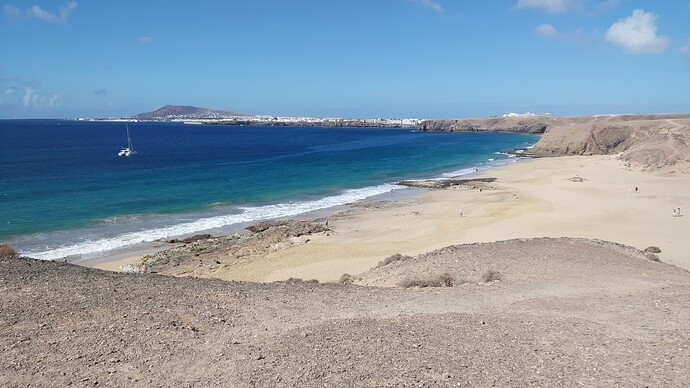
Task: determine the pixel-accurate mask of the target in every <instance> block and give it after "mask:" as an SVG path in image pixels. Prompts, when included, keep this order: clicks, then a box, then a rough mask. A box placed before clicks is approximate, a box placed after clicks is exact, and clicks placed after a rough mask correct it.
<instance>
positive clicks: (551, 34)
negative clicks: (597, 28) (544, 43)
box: [534, 23, 585, 42]
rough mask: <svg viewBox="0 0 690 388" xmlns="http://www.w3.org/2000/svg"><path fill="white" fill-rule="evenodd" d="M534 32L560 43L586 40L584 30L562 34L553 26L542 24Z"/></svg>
mask: <svg viewBox="0 0 690 388" xmlns="http://www.w3.org/2000/svg"><path fill="white" fill-rule="evenodd" d="M534 32H535V33H536V34H537V35H539V36H541V37H543V38H546V39H550V40H557V41H559V42H576V41H582V40H584V38H585V37H584V34H583V33H582V30H576V31H573V32H560V31H558V30H557V29H556V27H554V26H552V25H551V24H546V23H545V24H540V25H539V26H537V28H535V29H534Z"/></svg>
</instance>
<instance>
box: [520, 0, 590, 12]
mask: <svg viewBox="0 0 690 388" xmlns="http://www.w3.org/2000/svg"><path fill="white" fill-rule="evenodd" d="M515 9H518V10H522V9H541V10H543V11H545V12H547V13H565V12H568V11H576V10H579V9H582V1H581V0H518V2H517V4H516V5H515Z"/></svg>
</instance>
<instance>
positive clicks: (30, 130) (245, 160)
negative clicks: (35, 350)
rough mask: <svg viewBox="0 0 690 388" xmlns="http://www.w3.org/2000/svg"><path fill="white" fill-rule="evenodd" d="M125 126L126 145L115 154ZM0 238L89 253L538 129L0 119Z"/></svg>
mask: <svg viewBox="0 0 690 388" xmlns="http://www.w3.org/2000/svg"><path fill="white" fill-rule="evenodd" d="M126 125H127V126H128V127H129V132H130V134H131V137H132V142H133V145H134V149H135V150H136V151H137V152H138V154H137V155H135V156H133V157H129V158H122V157H118V156H117V153H118V151H119V150H120V149H121V148H123V147H124V146H126V144H127V137H126ZM0 135H1V136H2V142H0V184H1V186H0V242H2V243H8V244H10V245H12V246H13V247H14V248H15V249H17V250H18V251H19V252H20V253H21V254H23V255H26V256H30V257H34V258H38V259H58V258H62V257H79V258H94V257H99V255H100V256H102V255H106V254H108V253H112V252H114V251H117V250H122V249H133V248H137V247H144V246H146V245H147V244H149V245H150V244H152V243H153V242H155V241H156V240H160V239H168V238H172V237H179V236H188V235H192V234H196V233H202V232H212V233H213V234H218V233H222V232H227V231H231V230H233V228H235V229H234V230H237V229H239V228H240V227H241V226H243V225H246V224H248V223H252V222H257V221H261V220H268V219H275V218H284V217H293V216H297V215H299V214H302V213H307V212H313V211H317V210H319V209H326V208H332V207H336V206H340V205H344V204H347V203H351V202H354V201H358V200H361V199H364V198H368V197H372V196H375V195H380V194H383V193H388V192H390V191H391V190H398V189H401V187H399V186H396V185H395V182H398V181H400V180H404V179H426V178H436V177H444V176H456V175H463V174H470V173H472V172H474V170H475V168H477V169H486V168H491V167H492V166H495V165H497V164H505V163H510V162H513V161H515V160H516V159H515V158H512V157H511V155H510V154H508V152H509V151H513V150H519V149H525V148H528V147H530V146H531V145H533V144H534V143H536V141H537V140H538V137H536V136H528V135H516V134H491V133H422V132H414V131H413V130H411V129H380V128H312V127H253V126H225V125H185V124H182V123H149V122H135V123H128V124H125V123H123V122H88V121H66V120H0Z"/></svg>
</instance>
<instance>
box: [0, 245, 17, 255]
mask: <svg viewBox="0 0 690 388" xmlns="http://www.w3.org/2000/svg"><path fill="white" fill-rule="evenodd" d="M0 257H17V251H15V250H14V248H12V247H11V246H9V245H7V244H0Z"/></svg>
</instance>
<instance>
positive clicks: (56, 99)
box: [48, 94, 62, 108]
mask: <svg viewBox="0 0 690 388" xmlns="http://www.w3.org/2000/svg"><path fill="white" fill-rule="evenodd" d="M61 97H62V96H61V95H59V94H53V97H50V99H48V106H49V107H51V108H55V107H58V106H60V99H61Z"/></svg>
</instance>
